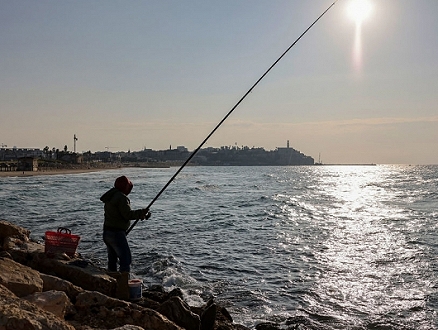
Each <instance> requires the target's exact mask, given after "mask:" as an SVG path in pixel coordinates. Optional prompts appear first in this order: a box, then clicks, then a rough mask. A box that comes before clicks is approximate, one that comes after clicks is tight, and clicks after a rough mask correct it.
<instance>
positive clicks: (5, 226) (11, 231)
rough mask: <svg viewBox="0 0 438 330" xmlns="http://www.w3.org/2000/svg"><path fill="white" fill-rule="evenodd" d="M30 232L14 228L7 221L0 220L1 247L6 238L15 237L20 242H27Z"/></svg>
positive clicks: (14, 226) (17, 227)
mask: <svg viewBox="0 0 438 330" xmlns="http://www.w3.org/2000/svg"><path fill="white" fill-rule="evenodd" d="M29 235H30V230H27V229H24V228H22V227H19V226H16V225H14V224H12V223H10V222H8V221H5V220H0V242H1V244H2V245H3V241H4V239H5V238H6V237H15V238H18V239H20V240H21V241H28V240H29Z"/></svg>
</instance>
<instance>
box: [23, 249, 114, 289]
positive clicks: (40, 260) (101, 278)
mask: <svg viewBox="0 0 438 330" xmlns="http://www.w3.org/2000/svg"><path fill="white" fill-rule="evenodd" d="M14 259H15V258H14ZM27 265H29V266H30V267H32V268H34V269H36V270H38V271H40V272H42V273H45V274H49V275H52V276H57V277H60V278H63V279H65V280H67V281H69V282H71V283H73V284H74V285H76V286H80V287H81V288H83V289H84V290H91V291H98V292H101V293H103V294H105V295H108V296H110V297H115V293H116V287H117V281H116V280H115V279H114V278H112V277H111V276H109V275H108V274H107V273H106V271H105V270H104V269H101V268H97V267H94V266H93V265H88V266H87V267H79V266H75V265H74V264H72V261H68V260H59V259H52V258H49V257H48V256H47V255H45V254H44V253H36V254H32V259H31V260H28V261H27Z"/></svg>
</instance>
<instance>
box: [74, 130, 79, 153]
mask: <svg viewBox="0 0 438 330" xmlns="http://www.w3.org/2000/svg"><path fill="white" fill-rule="evenodd" d="M77 140H78V138H77V137H76V134H75V135H74V136H73V145H74V148H73V150H74V153H76V141H77Z"/></svg>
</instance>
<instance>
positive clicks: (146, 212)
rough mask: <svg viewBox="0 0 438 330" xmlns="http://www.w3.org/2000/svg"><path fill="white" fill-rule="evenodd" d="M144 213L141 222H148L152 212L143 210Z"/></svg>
mask: <svg viewBox="0 0 438 330" xmlns="http://www.w3.org/2000/svg"><path fill="white" fill-rule="evenodd" d="M142 211H143V212H142V213H141V220H145V219H146V220H147V219H149V218H150V217H151V212H149V209H143V210H142Z"/></svg>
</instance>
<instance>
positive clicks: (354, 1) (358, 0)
mask: <svg viewBox="0 0 438 330" xmlns="http://www.w3.org/2000/svg"><path fill="white" fill-rule="evenodd" d="M372 9H373V6H372V5H371V3H370V2H369V1H368V0H351V1H350V4H349V5H348V7H347V14H348V17H350V18H351V19H352V20H353V21H354V22H356V24H360V23H362V22H363V21H364V20H365V19H366V18H368V17H369V15H370V13H371V11H372Z"/></svg>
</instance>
